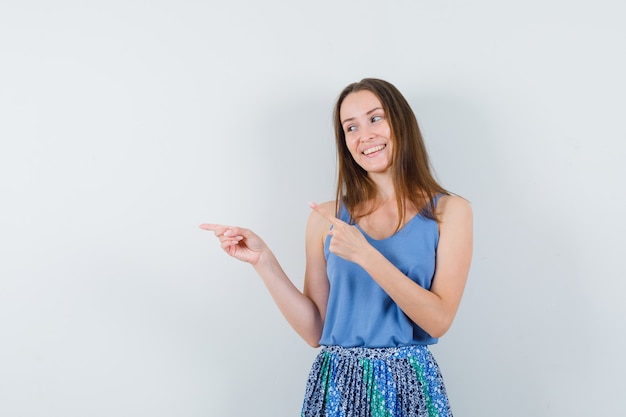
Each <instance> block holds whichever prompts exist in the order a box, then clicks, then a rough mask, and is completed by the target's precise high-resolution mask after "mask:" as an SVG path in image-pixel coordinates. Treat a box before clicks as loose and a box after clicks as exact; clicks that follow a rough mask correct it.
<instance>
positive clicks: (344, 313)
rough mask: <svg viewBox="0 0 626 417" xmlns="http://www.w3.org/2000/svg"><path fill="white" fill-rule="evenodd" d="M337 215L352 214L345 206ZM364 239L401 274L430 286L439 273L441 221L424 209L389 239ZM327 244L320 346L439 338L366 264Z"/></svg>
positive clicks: (410, 342)
mask: <svg viewBox="0 0 626 417" xmlns="http://www.w3.org/2000/svg"><path fill="white" fill-rule="evenodd" d="M339 218H340V219H341V220H343V221H345V222H348V221H349V219H350V215H349V213H348V211H347V210H346V209H345V207H344V206H343V205H342V206H341V209H340V213H339ZM356 227H357V228H359V230H361V232H362V233H363V235H364V236H365V238H366V239H367V240H368V242H369V243H370V244H372V245H373V246H374V247H375V248H376V249H377V250H378V251H379V252H380V253H382V254H383V255H384V256H385V258H387V259H388V260H389V261H391V263H393V264H394V265H395V266H396V267H397V268H398V269H399V270H400V271H402V273H404V274H405V275H406V276H408V277H409V278H411V279H412V280H413V281H415V282H416V283H418V284H419V285H420V286H422V287H423V288H426V289H430V286H431V283H432V279H433V276H434V274H435V255H436V251H437V244H438V242H439V227H438V225H437V222H436V221H434V220H432V219H429V218H427V217H425V216H424V215H423V214H422V213H419V214H417V215H415V216H414V217H413V218H412V219H411V220H409V222H408V223H406V224H405V225H404V226H403V227H402V228H401V229H400V230H399V231H398V232H396V233H395V234H394V235H392V236H390V237H388V238H386V239H381V240H378V239H373V238H372V237H370V236H368V235H367V233H365V232H364V231H363V230H362V229H361V228H360V227H359V226H358V225H357V226H356ZM330 239H331V236H328V237H327V238H326V241H325V243H324V254H325V257H326V270H327V274H328V280H329V282H330V293H329V297H328V306H327V309H326V319H325V321H324V329H323V331H322V337H321V339H320V345H325V346H331V345H339V346H343V347H355V346H360V347H372V348H376V347H396V346H408V345H430V344H434V343H437V339H436V338H434V337H432V336H430V335H429V334H428V333H426V332H425V331H424V330H423V329H421V328H420V327H419V326H418V325H416V324H415V323H414V322H413V321H412V320H411V319H409V318H408V317H407V316H406V314H404V313H403V312H402V310H400V307H398V305H397V304H396V303H395V302H394V301H393V300H392V299H391V297H389V296H388V295H387V293H386V292H385V291H383V289H382V288H381V287H380V286H379V285H378V283H377V282H376V281H374V279H372V278H371V276H370V275H369V274H368V273H367V272H365V270H364V269H363V268H361V267H360V266H359V265H357V264H355V263H354V262H350V261H347V260H345V259H343V258H341V257H339V256H337V255H335V254H333V253H331V252H330V251H329V250H328V246H329V243H330Z"/></svg>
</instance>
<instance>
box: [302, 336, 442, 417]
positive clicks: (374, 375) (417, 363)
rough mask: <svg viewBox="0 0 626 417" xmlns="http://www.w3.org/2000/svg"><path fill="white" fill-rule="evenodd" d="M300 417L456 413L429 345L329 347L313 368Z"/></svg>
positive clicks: (409, 416) (408, 416)
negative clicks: (452, 408) (451, 407)
mask: <svg viewBox="0 0 626 417" xmlns="http://www.w3.org/2000/svg"><path fill="white" fill-rule="evenodd" d="M301 417H452V412H451V410H450V404H449V401H448V396H447V393H446V389H445V386H444V383H443V377H442V375H441V372H440V370H439V366H438V365H437V362H436V361H435V358H434V357H433V355H432V354H431V352H430V350H429V349H428V346H426V345H411V346H403V347H391V348H364V347H354V348H344V347H340V346H325V347H323V348H322V349H321V351H320V353H319V354H318V356H317V358H316V359H315V362H314V363H313V366H312V368H311V372H310V373H309V378H308V382H307V386H306V394H305V399H304V404H303V406H302V414H301Z"/></svg>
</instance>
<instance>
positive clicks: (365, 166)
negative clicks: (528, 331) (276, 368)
mask: <svg viewBox="0 0 626 417" xmlns="http://www.w3.org/2000/svg"><path fill="white" fill-rule="evenodd" d="M334 119H335V121H334V124H335V136H336V140H337V153H338V164H339V170H338V172H339V175H338V182H337V193H336V196H337V198H336V200H335V201H329V202H326V203H323V204H320V205H317V204H314V203H311V208H312V212H311V215H310V217H309V220H308V224H307V230H306V242H305V245H306V270H305V280H304V289H303V291H300V290H299V289H298V288H296V287H295V286H294V285H293V283H292V282H291V281H290V280H289V278H288V277H287V276H286V275H285V273H284V272H283V270H282V268H281V266H280V264H279V263H278V261H277V259H276V257H275V256H274V255H273V253H272V252H271V250H270V249H269V248H268V247H267V246H266V244H265V243H264V242H263V241H262V240H261V238H259V237H258V236H257V235H256V234H254V233H253V232H252V231H250V230H248V229H243V228H240V227H234V226H226V225H216V224H203V225H201V226H200V227H201V228H203V229H206V230H210V231H213V232H214V233H215V235H216V236H217V237H218V238H219V240H220V242H221V246H222V248H223V249H224V250H225V251H226V253H228V254H229V255H231V256H233V257H235V258H237V259H239V260H242V261H245V262H248V263H250V264H251V265H252V266H253V267H254V268H255V270H256V271H257V273H258V274H259V275H260V277H261V278H262V279H263V281H264V282H265V285H266V286H267V288H268V290H269V292H270V294H271V295H272V297H273V299H274V301H275V302H276V304H277V306H278V307H279V309H280V310H281V312H282V313H283V315H284V316H285V318H286V319H287V320H288V322H289V323H290V324H291V326H292V327H293V328H294V329H295V331H296V332H298V334H299V335H300V336H301V337H302V338H303V339H304V340H305V341H306V342H307V343H309V344H310V345H311V346H313V347H318V346H320V345H321V346H322V349H321V350H320V353H319V354H318V356H317V358H316V360H315V362H314V363H313V366H312V369H311V372H310V374H309V379H308V383H307V387H306V394H305V399H304V404H303V407H302V416H303V417H321V416H324V417H339V416H342V417H357V416H358V417H366V416H396V417H409V416H451V415H452V412H451V410H450V405H449V401H448V397H447V394H446V390H445V386H444V382H443V378H442V376H441V372H440V371H439V367H438V365H437V363H436V361H435V359H434V358H433V356H432V355H431V353H430V351H429V349H428V345H430V344H433V343H436V342H437V340H438V338H439V337H441V336H443V334H444V333H446V331H447V330H448V329H449V328H450V325H451V324H452V321H453V319H454V316H455V314H456V312H457V309H458V306H459V303H460V301H461V296H462V294H463V290H464V287H465V282H466V280H467V275H468V272H469V267H470V262H471V254H472V213H471V208H470V205H469V204H468V203H467V201H466V200H464V199H462V198H460V197H458V196H455V195H452V194H450V193H449V192H447V191H446V190H445V189H444V188H442V187H441V186H440V185H439V184H438V183H437V182H436V181H435V179H434V178H433V175H432V174H431V170H430V163H429V159H428V155H427V153H426V148H425V146H424V142H423V140H422V137H421V133H420V131H419V127H418V124H417V120H416V118H415V115H414V113H413V111H412V110H411V108H410V106H409V104H408V103H407V101H406V99H405V98H404V97H403V96H402V94H401V93H400V92H399V91H398V90H397V89H396V88H395V87H394V86H393V85H392V84H390V83H388V82H386V81H383V80H378V79H371V78H370V79H364V80H362V81H360V82H358V83H353V84H350V85H349V86H347V87H346V88H345V89H344V90H343V91H342V92H341V94H340V95H339V98H338V100H337V103H336V106H335V113H334Z"/></svg>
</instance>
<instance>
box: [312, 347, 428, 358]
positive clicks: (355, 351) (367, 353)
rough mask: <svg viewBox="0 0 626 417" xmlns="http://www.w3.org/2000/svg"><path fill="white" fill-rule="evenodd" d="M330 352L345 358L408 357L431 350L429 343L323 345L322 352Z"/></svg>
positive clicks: (420, 354)
mask: <svg viewBox="0 0 626 417" xmlns="http://www.w3.org/2000/svg"><path fill="white" fill-rule="evenodd" d="M324 352H327V353H330V354H332V355H337V356H340V357H343V358H354V359H361V358H365V359H381V360H387V359H406V358H410V357H415V356H423V355H425V354H426V355H427V354H428V353H429V352H430V349H428V345H409V346H394V347H382V348H368V347H361V346H357V347H343V346H334V345H333V346H322V350H321V352H320V353H324Z"/></svg>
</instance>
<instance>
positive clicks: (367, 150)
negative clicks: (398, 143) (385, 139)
mask: <svg viewBox="0 0 626 417" xmlns="http://www.w3.org/2000/svg"><path fill="white" fill-rule="evenodd" d="M386 146H387V145H378V146H374V147H373V148H369V149H366V150H364V151H363V155H370V154H373V153H374V152H378V151H382V150H383V149H385V147H386Z"/></svg>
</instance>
